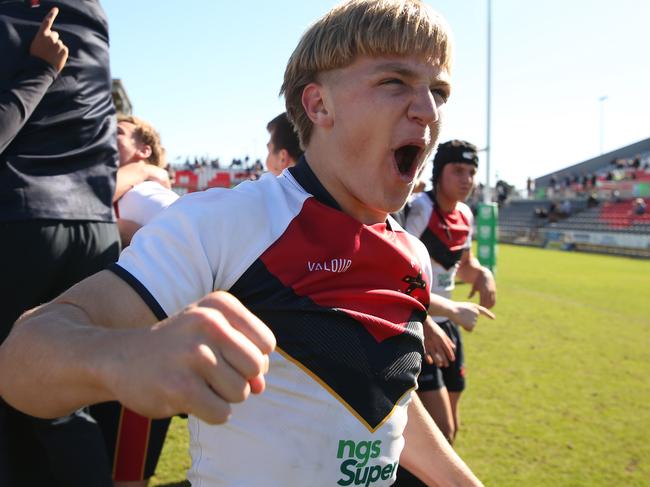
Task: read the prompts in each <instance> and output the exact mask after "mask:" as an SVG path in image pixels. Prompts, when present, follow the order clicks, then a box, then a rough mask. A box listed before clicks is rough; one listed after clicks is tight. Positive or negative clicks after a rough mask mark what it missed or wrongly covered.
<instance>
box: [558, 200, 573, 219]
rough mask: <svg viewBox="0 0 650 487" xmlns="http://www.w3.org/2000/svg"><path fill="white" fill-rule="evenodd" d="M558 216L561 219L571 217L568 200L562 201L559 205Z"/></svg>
mask: <svg viewBox="0 0 650 487" xmlns="http://www.w3.org/2000/svg"><path fill="white" fill-rule="evenodd" d="M558 213H559V216H560V217H562V218H567V217H569V216H571V201H570V200H569V199H565V200H563V201H562V203H561V204H560V210H559V212H558Z"/></svg>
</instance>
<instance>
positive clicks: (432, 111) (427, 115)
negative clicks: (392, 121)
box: [408, 86, 440, 126]
mask: <svg viewBox="0 0 650 487" xmlns="http://www.w3.org/2000/svg"><path fill="white" fill-rule="evenodd" d="M408 116H409V118H411V119H412V120H415V121H416V122H418V123H419V124H421V125H423V126H424V125H430V124H432V123H434V122H437V121H438V119H439V118H440V115H439V113H438V104H437V103H436V99H435V97H434V96H433V93H431V90H429V87H427V86H421V87H418V89H416V90H415V91H414V95H413V99H412V100H411V104H410V105H409V109H408Z"/></svg>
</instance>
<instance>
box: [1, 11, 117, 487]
mask: <svg viewBox="0 0 650 487" xmlns="http://www.w3.org/2000/svg"><path fill="white" fill-rule="evenodd" d="M43 3H47V9H46V8H45V7H42V6H40V2H34V1H33V2H22V1H11V2H7V1H3V2H0V59H1V60H2V61H1V63H2V69H0V127H1V128H0V194H1V195H2V197H1V198H0V235H2V238H1V239H0V254H2V255H3V256H5V257H6V258H5V259H4V262H3V266H2V273H0V295H1V296H2V303H3V304H2V306H1V307H0V341H3V340H5V337H6V336H7V334H8V333H9V331H10V329H11V328H12V324H13V323H14V321H16V319H17V318H18V317H19V316H20V315H21V314H22V313H23V312H24V311H26V310H28V309H30V308H33V307H35V306H38V305H40V304H42V303H44V302H47V301H49V300H51V299H52V298H54V297H55V296H56V295H58V294H60V293H61V292H63V291H64V290H66V289H67V288H69V287H70V286H72V285H73V284H75V283H76V282H78V281H80V280H82V279H83V278H85V277H87V276H89V275H91V274H94V273H95V272H97V271H99V270H101V269H103V268H105V267H106V266H107V265H108V264H110V263H112V262H114V261H115V260H116V259H117V257H118V254H119V247H120V245H119V237H118V231H117V226H116V225H115V220H114V215H113V209H112V197H113V192H114V190H115V172H116V170H117V148H116V145H115V109H114V107H113V101H112V98H111V77H110V70H109V54H108V23H107V19H106V15H105V14H104V12H103V10H102V8H101V6H100V4H99V2H98V1H96V0H87V1H84V2H79V1H77V0H59V1H56V2H52V1H48V2H43ZM31 359H32V360H34V361H35V362H37V363H38V364H39V365H38V367H40V369H41V373H43V374H46V373H48V372H50V371H51V364H49V363H48V362H46V361H41V360H40V357H38V356H33V357H31ZM0 485H3V486H11V487H22V486H65V487H86V486H93V487H99V486H101V487H108V486H111V485H112V482H111V475H110V469H109V465H108V458H107V455H106V451H105V448H104V443H103V440H102V435H101V431H100V429H99V427H98V426H97V424H96V423H95V422H94V421H93V420H92V418H91V417H90V416H89V415H88V414H87V412H86V411H85V410H78V411H76V412H74V413H72V414H70V415H69V416H66V417H63V418H57V419H50V420H45V419H37V418H34V417H31V416H28V415H25V414H23V413H20V412H18V411H16V410H15V409H13V408H12V407H10V406H8V405H7V404H5V403H4V401H2V400H0Z"/></svg>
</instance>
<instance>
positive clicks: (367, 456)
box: [336, 440, 397, 487]
mask: <svg viewBox="0 0 650 487" xmlns="http://www.w3.org/2000/svg"><path fill="white" fill-rule="evenodd" d="M380 455H381V440H375V441H358V442H354V441H352V440H339V447H338V452H337V454H336V458H339V459H341V458H346V457H347V459H346V460H344V461H343V462H342V463H341V474H342V475H343V477H342V478H340V479H339V480H338V481H337V482H336V483H337V484H338V485H364V486H366V487H368V486H369V485H371V484H374V483H375V482H377V481H378V480H380V479H381V480H388V479H390V478H391V477H392V476H393V473H394V472H395V470H396V469H397V462H395V463H389V464H388V465H377V464H373V463H372V460H373V459H375V458H378V457H379V456H380Z"/></svg>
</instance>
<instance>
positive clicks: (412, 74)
mask: <svg viewBox="0 0 650 487" xmlns="http://www.w3.org/2000/svg"><path fill="white" fill-rule="evenodd" d="M372 72H373V74H380V73H383V72H390V73H395V74H399V75H400V76H404V77H405V78H409V79H414V78H418V77H419V76H420V75H419V73H418V72H417V71H415V70H413V69H411V68H409V67H408V66H405V65H404V64H402V63H400V62H396V61H388V62H385V63H382V64H379V65H377V66H375V68H374V69H373V70H372ZM432 84H435V85H436V86H445V87H447V88H449V89H451V83H449V81H447V80H446V79H444V78H435V79H434V80H433V81H432Z"/></svg>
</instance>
